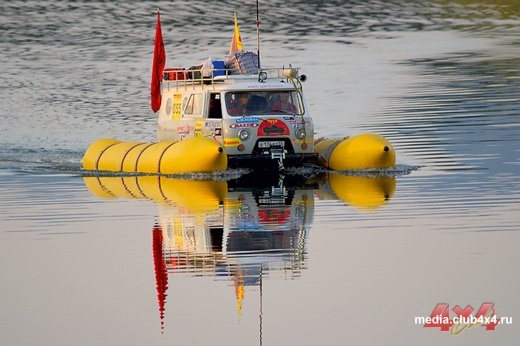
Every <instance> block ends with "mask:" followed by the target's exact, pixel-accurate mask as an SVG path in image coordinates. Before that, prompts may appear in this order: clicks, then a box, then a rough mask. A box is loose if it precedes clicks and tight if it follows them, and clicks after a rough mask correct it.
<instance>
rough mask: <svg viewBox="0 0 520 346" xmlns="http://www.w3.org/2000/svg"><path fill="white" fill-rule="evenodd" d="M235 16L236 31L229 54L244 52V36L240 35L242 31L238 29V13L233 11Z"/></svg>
mask: <svg viewBox="0 0 520 346" xmlns="http://www.w3.org/2000/svg"><path fill="white" fill-rule="evenodd" d="M233 16H234V18H235V33H234V34H233V38H232V39H231V46H230V47H229V55H231V54H235V53H238V52H242V51H243V50H244V47H243V46H242V38H241V37H240V31H239V30H238V21H237V14H236V13H233Z"/></svg>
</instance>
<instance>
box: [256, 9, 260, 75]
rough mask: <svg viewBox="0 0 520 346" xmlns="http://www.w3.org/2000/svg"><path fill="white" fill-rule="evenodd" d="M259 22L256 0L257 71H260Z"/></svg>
mask: <svg viewBox="0 0 520 346" xmlns="http://www.w3.org/2000/svg"><path fill="white" fill-rule="evenodd" d="M259 26H260V22H259V21H258V0H256V54H257V55H258V69H259V70H260V28H259Z"/></svg>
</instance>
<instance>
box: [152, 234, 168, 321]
mask: <svg viewBox="0 0 520 346" xmlns="http://www.w3.org/2000/svg"><path fill="white" fill-rule="evenodd" d="M152 251H153V265H154V269H155V286H156V288H157V300H158V304H159V317H160V318H161V329H163V328H164V311H165V309H166V308H165V306H164V304H165V302H166V296H167V294H166V291H167V290H168V269H167V268H166V262H165V261H164V256H163V236H162V229H161V226H159V225H158V224H155V225H154V226H153V229H152Z"/></svg>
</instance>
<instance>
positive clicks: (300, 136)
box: [294, 128, 306, 139]
mask: <svg viewBox="0 0 520 346" xmlns="http://www.w3.org/2000/svg"><path fill="white" fill-rule="evenodd" d="M294 135H295V136H296V138H298V139H304V138H305V135H306V133H305V129H302V128H299V129H297V130H296V133H295V134H294Z"/></svg>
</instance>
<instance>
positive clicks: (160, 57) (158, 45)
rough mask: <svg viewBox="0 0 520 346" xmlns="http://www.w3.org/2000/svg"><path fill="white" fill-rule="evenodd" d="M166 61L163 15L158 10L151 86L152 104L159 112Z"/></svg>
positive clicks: (153, 108) (155, 110)
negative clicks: (162, 25)
mask: <svg viewBox="0 0 520 346" xmlns="http://www.w3.org/2000/svg"><path fill="white" fill-rule="evenodd" d="M165 63H166V53H165V51H164V42H163V38H162V30H161V15H160V13H159V11H157V25H156V27H155V41H154V47H153V63H152V83H151V86H150V92H151V98H150V101H151V102H150V104H151V106H152V110H153V111H154V112H157V111H158V110H159V108H161V80H162V73H163V70H164V65H165Z"/></svg>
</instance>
